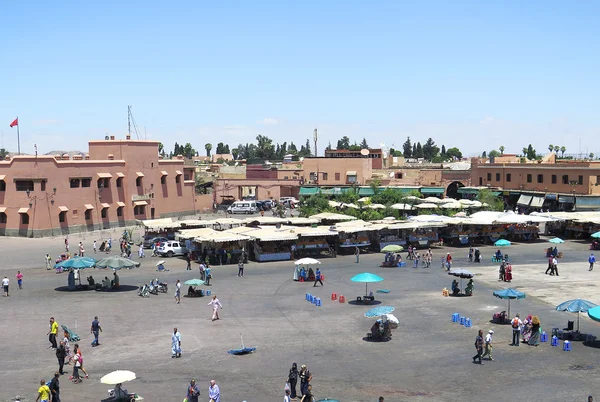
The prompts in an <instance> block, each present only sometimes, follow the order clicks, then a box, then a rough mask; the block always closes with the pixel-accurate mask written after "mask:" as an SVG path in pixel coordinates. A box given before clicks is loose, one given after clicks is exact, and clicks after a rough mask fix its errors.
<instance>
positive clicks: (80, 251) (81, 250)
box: [79, 242, 85, 257]
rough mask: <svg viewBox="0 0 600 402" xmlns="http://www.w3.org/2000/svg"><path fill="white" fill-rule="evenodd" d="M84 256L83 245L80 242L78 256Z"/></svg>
mask: <svg viewBox="0 0 600 402" xmlns="http://www.w3.org/2000/svg"><path fill="white" fill-rule="evenodd" d="M84 254H85V250H84V248H83V243H82V242H79V255H80V256H81V257H83V256H84Z"/></svg>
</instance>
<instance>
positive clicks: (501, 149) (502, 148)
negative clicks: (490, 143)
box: [498, 145, 505, 155]
mask: <svg viewBox="0 0 600 402" xmlns="http://www.w3.org/2000/svg"><path fill="white" fill-rule="evenodd" d="M498 149H499V150H500V155H504V149H505V148H504V145H500V148H498Z"/></svg>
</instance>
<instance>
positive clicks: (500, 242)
mask: <svg viewBox="0 0 600 402" xmlns="http://www.w3.org/2000/svg"><path fill="white" fill-rule="evenodd" d="M494 246H496V247H508V246H510V242H509V241H508V240H506V239H500V240H497V241H496V243H494Z"/></svg>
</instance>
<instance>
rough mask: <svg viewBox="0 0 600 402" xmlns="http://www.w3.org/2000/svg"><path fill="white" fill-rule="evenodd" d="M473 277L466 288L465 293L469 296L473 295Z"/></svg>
mask: <svg viewBox="0 0 600 402" xmlns="http://www.w3.org/2000/svg"><path fill="white" fill-rule="evenodd" d="M473 287H474V286H473V279H471V280H469V283H467V287H466V288H465V294H466V295H467V296H471V295H473Z"/></svg>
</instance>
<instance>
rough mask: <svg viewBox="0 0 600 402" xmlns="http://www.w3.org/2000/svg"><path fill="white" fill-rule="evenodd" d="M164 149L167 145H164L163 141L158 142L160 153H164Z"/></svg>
mask: <svg viewBox="0 0 600 402" xmlns="http://www.w3.org/2000/svg"><path fill="white" fill-rule="evenodd" d="M164 150H165V146H164V145H163V143H162V142H159V143H158V154H159V155H162V154H163V153H164Z"/></svg>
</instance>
